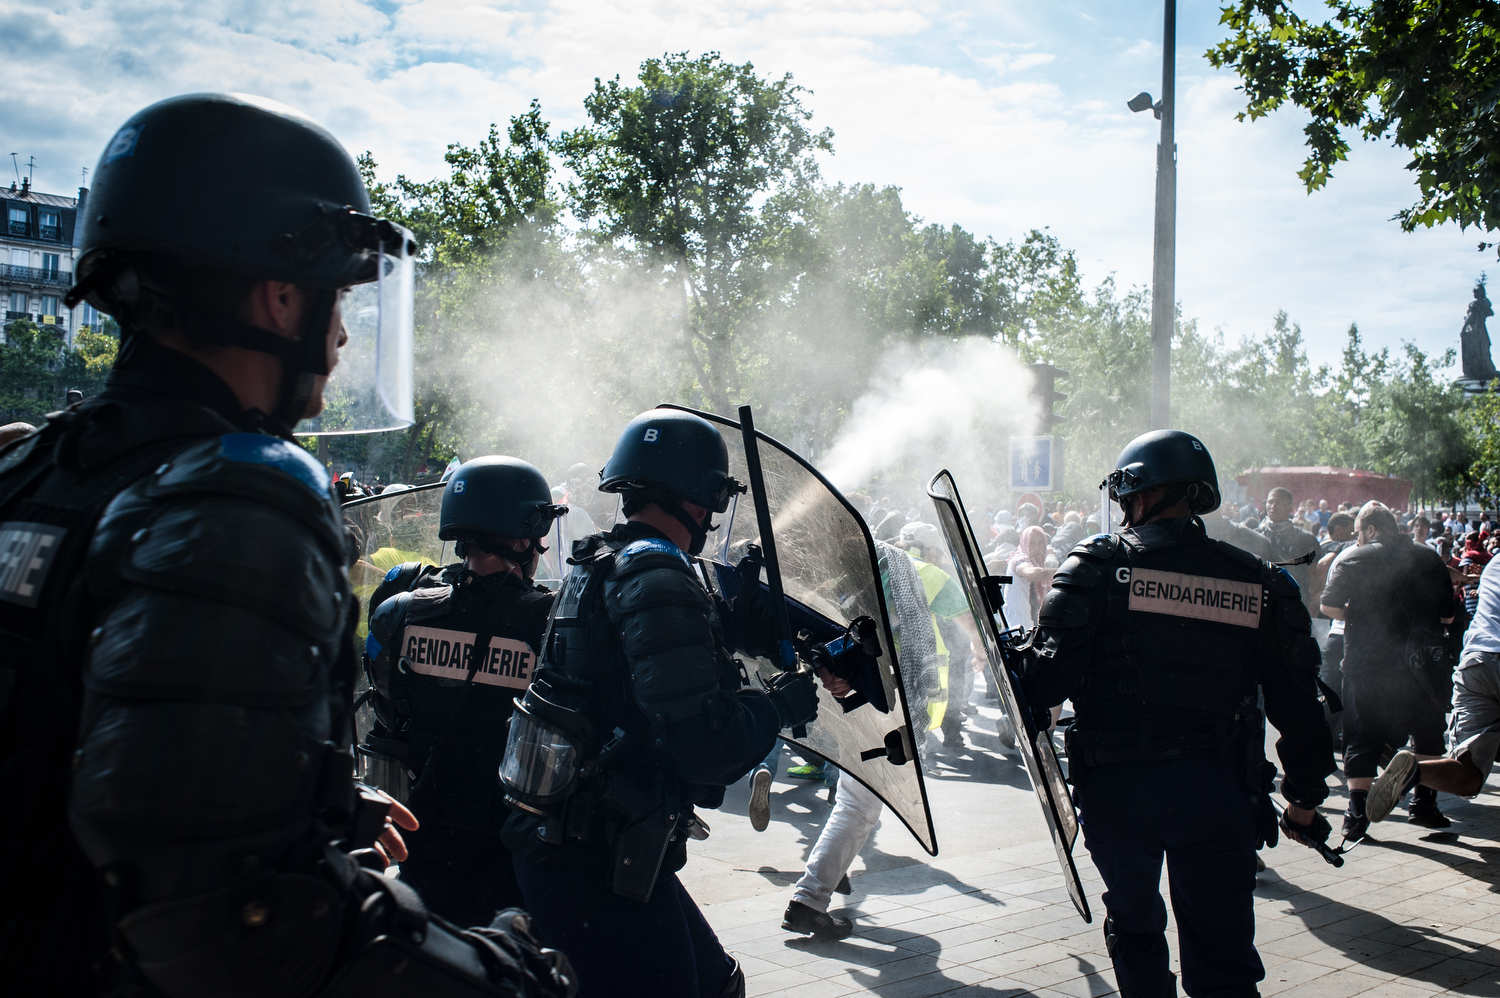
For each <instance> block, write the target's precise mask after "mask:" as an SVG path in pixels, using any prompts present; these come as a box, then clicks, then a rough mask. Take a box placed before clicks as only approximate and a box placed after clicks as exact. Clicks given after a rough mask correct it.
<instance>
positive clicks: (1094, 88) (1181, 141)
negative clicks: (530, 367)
mask: <svg viewBox="0 0 1500 998" xmlns="http://www.w3.org/2000/svg"><path fill="white" fill-rule="evenodd" d="M1302 7H1303V8H1304V10H1306V11H1307V12H1309V13H1315V12H1316V11H1317V10H1318V9H1319V8H1318V6H1317V5H1315V4H1311V5H1309V4H1303V5H1302ZM1218 20H1219V5H1218V4H1217V3H1212V2H1205V0H1182V2H1180V3H1179V13H1178V59H1177V66H1178V123H1177V128H1178V133H1177V140H1178V161H1179V198H1180V201H1179V208H1178V275H1177V296H1178V299H1179V300H1180V301H1181V303H1182V308H1183V311H1184V314H1185V315H1187V316H1189V317H1192V318H1196V319H1197V320H1198V322H1199V325H1200V328H1202V329H1204V330H1213V329H1220V330H1222V331H1223V333H1224V335H1225V336H1226V337H1227V338H1228V339H1229V340H1231V341H1233V340H1236V339H1238V338H1239V337H1241V336H1244V335H1251V334H1255V333H1258V332H1260V331H1262V330H1264V329H1266V328H1268V327H1269V326H1270V323H1271V320H1272V318H1273V316H1274V315H1275V313H1276V311H1277V309H1282V308H1284V309H1286V310H1287V311H1288V312H1289V313H1290V315H1291V317H1292V318H1293V319H1294V320H1295V321H1297V322H1299V323H1300V324H1301V326H1302V328H1303V331H1304V333H1305V334H1306V336H1307V338H1308V342H1309V350H1310V352H1311V354H1312V355H1313V357H1314V359H1315V360H1318V361H1325V362H1332V361H1335V360H1336V358H1337V355H1338V352H1339V350H1340V349H1341V348H1342V346H1343V341H1344V332H1345V330H1346V329H1347V328H1348V325H1349V323H1350V322H1351V321H1357V322H1358V323H1359V325H1360V329H1361V330H1362V331H1363V333H1364V334H1365V336H1366V339H1367V341H1368V342H1370V343H1372V344H1374V345H1377V346H1381V345H1389V346H1392V347H1398V346H1399V344H1400V342H1401V341H1403V340H1409V341H1413V342H1416V343H1417V344H1419V345H1420V346H1422V347H1423V348H1424V349H1427V350H1430V351H1431V350H1438V351H1440V350H1442V349H1445V348H1447V347H1448V346H1456V344H1457V338H1458V330H1459V327H1460V326H1461V324H1462V321H1463V317H1464V310H1465V308H1466V306H1467V302H1468V300H1469V298H1470V289H1471V288H1472V287H1473V283H1474V281H1475V280H1476V279H1477V278H1478V277H1479V275H1480V273H1481V272H1483V271H1484V270H1485V269H1486V268H1487V267H1488V268H1489V269H1500V265H1497V264H1496V263H1495V259H1494V257H1493V255H1491V254H1492V253H1493V251H1491V254H1480V253H1478V252H1476V248H1475V247H1476V244H1477V243H1478V242H1479V239H1480V235H1479V233H1477V232H1474V231H1472V230H1471V231H1470V232H1468V233H1464V232H1460V231H1459V230H1457V229H1456V228H1450V229H1440V230H1436V231H1432V232H1422V233H1417V234H1411V235H1408V234H1404V233H1402V232H1400V231H1399V229H1398V228H1397V226H1396V224H1395V223H1394V222H1391V221H1389V218H1390V216H1391V215H1393V214H1394V213H1395V212H1396V211H1397V210H1398V209H1400V208H1402V207H1404V206H1406V205H1407V204H1409V203H1410V202H1411V201H1412V200H1413V198H1414V188H1413V186H1412V184H1411V181H1410V178H1409V175H1408V174H1407V172H1406V171H1405V170H1404V169H1403V166H1404V163H1405V162H1406V157H1404V156H1403V155H1402V154H1401V153H1400V152H1399V151H1397V150H1394V149H1391V148H1389V147H1386V146H1382V145H1371V144H1364V143H1356V147H1355V150H1354V152H1353V154H1352V159H1351V162H1349V163H1347V164H1344V165H1343V166H1342V167H1341V168H1340V169H1339V170H1338V171H1337V173H1336V175H1335V178H1334V180H1333V182H1332V184H1331V185H1330V187H1329V188H1328V189H1327V190H1325V191H1322V192H1319V193H1317V194H1314V195H1311V196H1309V195H1307V194H1305V193H1304V192H1303V190H1302V188H1301V185H1300V183H1299V181H1298V180H1297V178H1296V170H1297V169H1298V168H1299V166H1300V164H1301V161H1302V158H1303V153H1302V135H1301V128H1302V125H1303V124H1304V119H1303V118H1301V117H1300V116H1299V115H1298V114H1297V113H1296V112H1281V113H1279V114H1278V115H1277V116H1274V117H1273V118H1272V119H1270V120H1262V121H1259V122H1256V123H1253V124H1249V123H1240V122H1236V121H1235V120H1234V114H1235V112H1236V111H1238V110H1239V108H1240V106H1241V105H1240V100H1239V94H1237V93H1236V92H1235V90H1234V85H1235V80H1234V78H1233V77H1232V76H1230V75H1228V74H1225V73H1220V72H1216V71H1214V70H1212V69H1211V68H1210V67H1209V66H1208V64H1207V62H1206V61H1205V60H1204V59H1203V57H1202V55H1203V52H1204V50H1205V49H1207V48H1209V47H1210V46H1211V45H1212V44H1213V43H1214V42H1215V41H1217V40H1218V39H1219V38H1220V37H1222V34H1221V28H1220V27H1219V24H1218ZM1160 39H1161V5H1160V2H1159V0H1155V2H1144V0H1141V2H1137V0H1108V2H1105V0H1095V2H1057V0H1050V2H1045V3H1040V2H1031V3H1020V2H1005V0H1000V2H992V3H968V4H966V3H959V2H945V0H908V2H899V0H832V2H824V3H815V4H808V3H805V2H794V0H740V2H735V3H708V2H697V3H683V2H667V0H638V2H634V3H629V4H623V3H602V2H580V0H572V2H554V3H542V2H495V0H412V2H400V0H363V2H361V0H175V2H174V0H156V2H142V0H108V2H101V0H95V2H68V0H53V2H51V3H46V4H41V3H33V2H31V0H10V2H9V3H7V4H5V5H4V6H3V7H0V59H3V61H4V64H5V65H6V67H7V74H6V75H7V84H8V86H7V97H6V100H5V101H4V102H3V103H0V145H3V147H4V148H0V155H3V154H5V153H9V152H11V151H15V152H17V153H18V154H19V155H20V158H21V160H22V161H23V162H24V161H25V160H26V159H27V158H28V157H30V156H33V155H34V156H35V157H36V160H37V167H36V181H37V185H38V186H39V187H40V188H41V189H42V190H46V191H50V192H56V193H67V192H71V191H73V190H74V189H75V188H76V187H77V186H78V184H79V178H80V168H82V167H86V166H87V167H92V166H93V164H94V161H95V160H96V159H97V157H98V153H99V150H100V149H102V148H103V145H104V143H105V141H106V140H107V139H108V137H109V135H110V134H111V133H112V132H113V130H114V128H115V127H117V126H118V125H119V123H120V122H121V121H123V120H124V119H125V118H126V117H128V116H129V115H130V114H131V113H132V112H133V111H135V110H136V109H138V108H139V107H141V106H143V105H145V104H147V103H149V102H151V101H153V100H156V99H159V98H162V97H166V96H170V95H172V94H176V93H183V92H188V91H194V90H236V91H247V92H252V93H258V94H262V95H264V96H267V97H271V98H273V99H276V100H280V101H283V102H285V103H288V104H291V105H293V106H296V107H300V108H302V109H303V110H305V111H306V112H308V113H309V114H311V115H312V116H313V117H315V118H318V119H319V120H321V121H323V122H324V123H325V124H327V125H328V126H329V127H330V128H332V129H333V130H334V132H335V133H336V134H338V135H339V137H340V138H341V139H343V140H344V142H345V143H346V144H347V145H348V147H349V148H350V149H351V150H353V151H356V152H358V151H361V150H365V149H368V150H371V151H372V152H373V153H374V154H375V157H376V159H377V160H378V161H379V163H380V164H381V167H382V172H383V173H386V174H388V175H394V174H395V173H396V172H398V171H399V172H404V173H406V174H408V175H411V176H415V177H424V178H425V177H429V176H432V175H434V174H436V173H438V172H440V170H441V168H442V162H441V157H442V154H443V151H444V148H445V146H446V145H447V144H448V143H449V142H455V141H462V142H466V143H473V142H474V141H476V140H477V139H478V138H480V137H481V136H482V135H483V134H484V132H485V130H486V129H487V128H488V125H489V123H490V122H492V121H496V122H502V123H503V122H504V121H506V120H507V119H508V118H509V117H510V115H512V114H516V113H519V112H521V111H523V110H524V109H525V108H526V105H527V103H528V102H529V101H530V100H531V99H532V98H533V97H536V98H539V99H540V100H541V102H542V107H543V111H544V113H545V114H546V116H547V117H548V118H550V120H551V121H552V122H553V123H554V126H555V127H557V128H566V127H570V126H573V125H576V124H579V123H580V119H581V116H582V104H581V102H582V98H583V96H584V95H585V94H586V93H587V92H588V90H589V88H590V87H591V86H592V83H593V79H594V77H596V76H605V77H608V76H612V75H614V74H616V73H619V74H621V75H622V76H624V77H625V78H626V79H630V78H631V77H632V75H633V73H634V70H635V68H636V67H637V66H638V65H639V63H640V61H641V60H642V59H643V58H646V57H648V56H651V55H657V54H660V53H662V52H665V51H680V50H689V51H692V52H701V51H705V50H717V51H720V52H722V53H723V54H724V55H725V56H726V57H727V58H729V59H732V60H735V61H744V60H750V61H753V62H754V63H755V64H756V66H757V67H758V68H759V69H760V70H761V71H763V72H766V73H775V74H778V75H779V74H781V73H783V72H790V73H792V74H793V76H794V77H795V79H796V80H797V82H799V83H801V84H802V85H804V86H806V87H807V88H809V89H810V90H812V91H813V94H812V96H810V97H809V98H808V101H807V102H808V105H809V106H810V107H811V108H812V109H813V110H814V111H815V112H816V118H815V120H814V124H815V125H817V126H818V127H823V126H827V127H831V128H833V130H834V132H835V140H834V147H835V150H836V152H835V155H834V156H832V157H830V158H828V159H827V160H826V161H825V162H824V164H823V173H824V176H825V177H826V178H827V179H830V180H836V181H844V182H870V183H877V184H893V185H896V186H899V187H901V188H902V189H903V197H904V200H905V203H906V204H907V206H908V208H910V209H911V210H912V211H913V212H915V213H916V214H918V215H920V216H922V217H923V218H925V219H926V220H928V221H932V222H940V223H943V224H949V223H957V224H960V225H962V226H964V227H965V228H967V229H969V230H971V231H973V232H976V233H978V234H981V235H990V236H994V237H995V238H997V239H1000V240H1002V241H1003V240H1006V239H1010V238H1019V237H1021V236H1022V235H1023V234H1024V233H1025V232H1026V231H1027V230H1028V229H1030V228H1032V227H1043V226H1047V227H1050V231H1051V232H1052V233H1053V234H1055V235H1057V236H1058V237H1059V238H1060V239H1061V240H1062V242H1063V243H1064V245H1066V246H1069V247H1072V248H1074V249H1076V250H1077V252H1078V256H1079V260H1080V262H1081V263H1082V266H1083V269H1084V273H1085V276H1086V278H1087V279H1088V280H1089V281H1090V282H1094V281H1097V280H1099V279H1102V278H1104V277H1106V276H1108V275H1110V274H1113V275H1115V277H1116V279H1117V280H1118V281H1119V282H1120V283H1121V284H1122V285H1131V284H1144V283H1146V282H1148V281H1149V280H1150V274H1151V236H1152V202H1153V170H1154V162H1155V152H1154V149H1155V144H1156V135H1157V133H1156V126H1155V122H1154V121H1153V120H1152V118H1151V116H1150V115H1149V114H1140V115H1132V114H1131V113H1130V112H1129V111H1128V110H1126V108H1125V101H1126V100H1127V99H1128V98H1129V97H1130V96H1132V95H1133V94H1135V93H1136V92H1137V91H1140V90H1148V91H1151V92H1152V93H1153V94H1158V92H1159V90H1160V65H1161V49H1160Z"/></svg>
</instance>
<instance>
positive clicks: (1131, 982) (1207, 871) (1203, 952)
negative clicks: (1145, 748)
mask: <svg viewBox="0 0 1500 998" xmlns="http://www.w3.org/2000/svg"><path fill="white" fill-rule="evenodd" d="M1077 800H1078V821H1079V824H1080V825H1081V826H1082V828H1083V841H1084V844H1085V845H1086V846H1087V847H1088V850H1089V856H1090V857H1092V858H1093V860H1094V865H1095V866H1096V867H1098V869H1099V873H1100V875H1101V876H1103V877H1104V886H1105V893H1104V907H1105V910H1106V911H1107V912H1108V914H1109V919H1110V923H1111V926H1112V927H1113V929H1114V935H1115V939H1114V952H1113V954H1112V958H1113V960H1114V966H1115V980H1116V982H1117V983H1118V984H1119V986H1120V991H1121V992H1122V993H1127V994H1130V995H1133V996H1136V998H1173V996H1175V995H1176V993H1177V990H1176V987H1175V985H1174V983H1173V979H1172V972H1171V970H1170V969H1169V968H1170V957H1171V954H1170V953H1169V952H1168V949H1167V937H1166V928H1167V906H1166V905H1165V904H1164V903H1163V902H1162V898H1161V887H1160V884H1161V865H1162V859H1163V857H1165V859H1166V863H1167V879H1168V883H1169V884H1170V887H1171V894H1172V912H1173V915H1174V916H1175V918H1176V921H1177V938H1178V940H1179V943H1180V945H1181V949H1182V954H1181V957H1182V989H1183V991H1185V992H1186V993H1187V994H1188V995H1190V996H1191V998H1228V996H1231V995H1232V996H1246V998H1248V996H1250V995H1254V994H1255V993H1256V988H1255V985H1256V982H1257V981H1260V980H1262V979H1264V978H1265V976H1266V972H1265V968H1264V966H1263V965H1262V964H1261V962H1260V955H1259V954H1258V953H1256V951H1255V907H1254V906H1255V897H1254V892H1255V810H1256V809H1255V804H1254V803H1253V802H1252V799H1251V797H1250V795H1249V794H1247V793H1245V792H1244V791H1243V790H1241V789H1240V787H1239V786H1238V784H1237V783H1236V782H1235V778H1234V774H1233V773H1232V772H1231V771H1230V768H1229V767H1228V766H1227V765H1225V764H1224V763H1221V762H1215V761H1213V760H1210V759H1180V760H1174V761H1170V762H1153V763H1121V764H1116V765H1110V766H1100V767H1099V768H1097V769H1094V770H1091V771H1090V772H1089V774H1088V777H1087V779H1085V780H1084V782H1083V785H1082V786H1080V787H1079V788H1078V790H1077Z"/></svg>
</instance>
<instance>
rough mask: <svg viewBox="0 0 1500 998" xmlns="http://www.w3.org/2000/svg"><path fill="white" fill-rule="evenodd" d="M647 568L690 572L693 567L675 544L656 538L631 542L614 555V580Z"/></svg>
mask: <svg viewBox="0 0 1500 998" xmlns="http://www.w3.org/2000/svg"><path fill="white" fill-rule="evenodd" d="M647 568H675V569H678V570H680V571H683V572H691V571H692V568H693V565H692V562H690V561H688V556H687V555H685V554H683V553H682V549H681V548H679V547H678V546H677V545H676V544H673V543H672V542H671V541H664V540H661V539H659V538H656V537H647V538H646V539H644V540H639V541H632V542H630V543H629V544H627V545H625V546H624V547H623V548H621V549H620V551H619V553H618V554H616V555H615V570H614V574H615V578H621V577H623V576H626V575H630V574H631V573H633V572H639V571H642V570H644V569H647Z"/></svg>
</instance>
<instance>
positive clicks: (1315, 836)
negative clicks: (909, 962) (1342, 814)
mask: <svg viewBox="0 0 1500 998" xmlns="http://www.w3.org/2000/svg"><path fill="white" fill-rule="evenodd" d="M1276 810H1277V811H1279V812H1280V813H1281V822H1280V826H1281V833H1282V834H1283V835H1285V836H1286V837H1287V838H1288V839H1289V840H1291V841H1292V842H1296V843H1298V844H1299V845H1304V846H1307V847H1308V848H1309V849H1312V850H1314V851H1315V852H1317V854H1318V855H1319V856H1322V857H1323V859H1325V860H1326V861H1327V862H1328V863H1329V864H1330V865H1331V866H1335V867H1340V866H1343V865H1344V857H1343V856H1342V855H1341V854H1340V852H1341V851H1340V850H1338V849H1332V848H1330V847H1329V845H1328V836H1330V835H1332V834H1333V826H1332V825H1330V824H1329V823H1328V819H1327V818H1325V817H1323V816H1322V815H1321V814H1319V813H1318V812H1317V811H1315V810H1313V809H1311V808H1305V807H1298V806H1297V805H1295V804H1291V803H1288V804H1287V806H1286V807H1285V808H1281V807H1278V808H1277V809H1276Z"/></svg>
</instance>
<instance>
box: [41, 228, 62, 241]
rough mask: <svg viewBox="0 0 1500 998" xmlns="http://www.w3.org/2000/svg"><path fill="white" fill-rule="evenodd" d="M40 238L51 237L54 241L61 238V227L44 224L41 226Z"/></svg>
mask: <svg viewBox="0 0 1500 998" xmlns="http://www.w3.org/2000/svg"><path fill="white" fill-rule="evenodd" d="M42 238H43V239H51V240H54V241H55V240H58V239H61V238H62V228H61V227H60V226H56V225H44V226H42Z"/></svg>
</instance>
